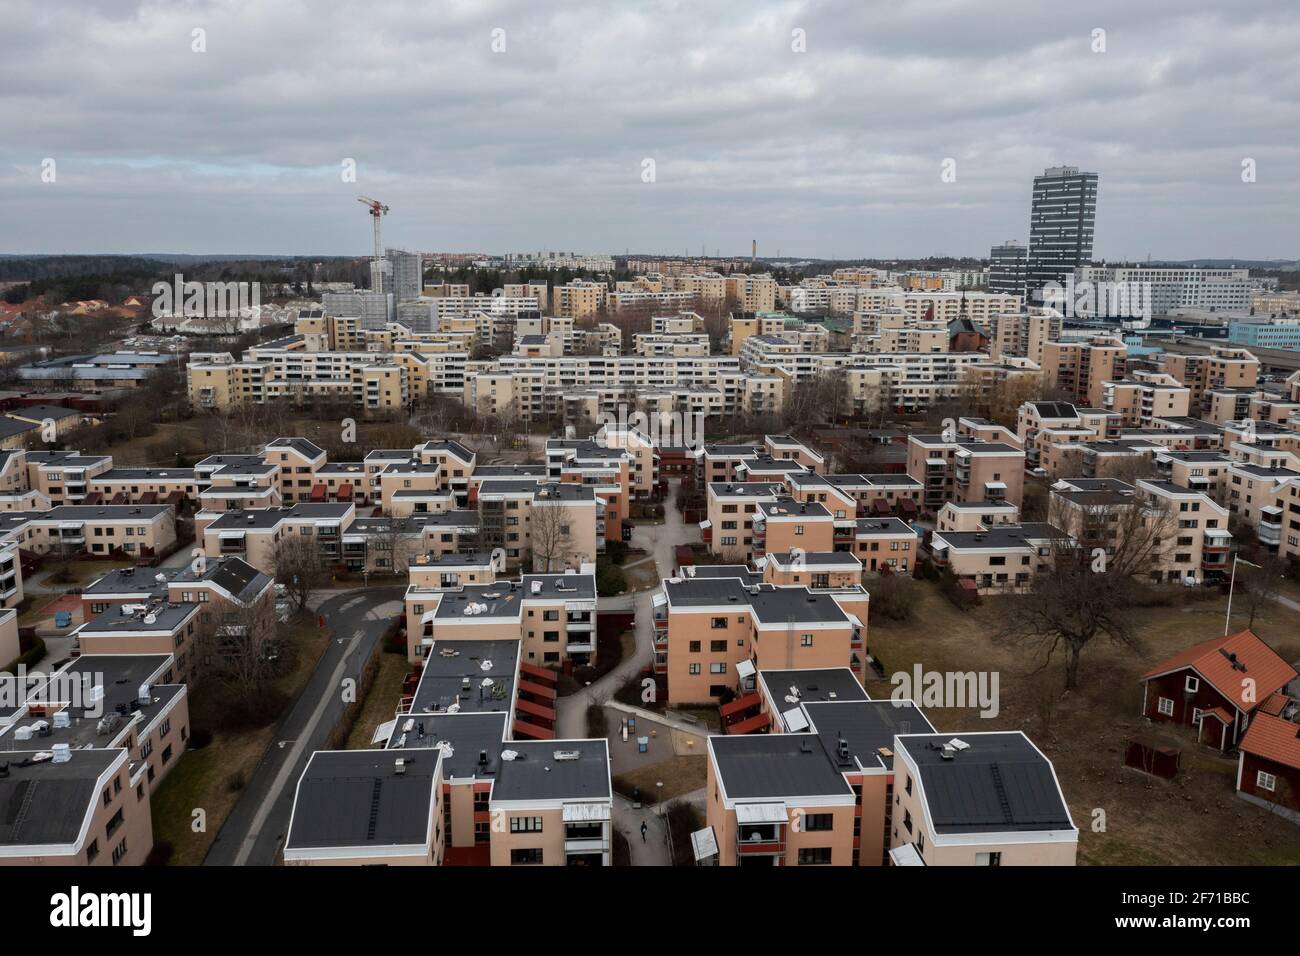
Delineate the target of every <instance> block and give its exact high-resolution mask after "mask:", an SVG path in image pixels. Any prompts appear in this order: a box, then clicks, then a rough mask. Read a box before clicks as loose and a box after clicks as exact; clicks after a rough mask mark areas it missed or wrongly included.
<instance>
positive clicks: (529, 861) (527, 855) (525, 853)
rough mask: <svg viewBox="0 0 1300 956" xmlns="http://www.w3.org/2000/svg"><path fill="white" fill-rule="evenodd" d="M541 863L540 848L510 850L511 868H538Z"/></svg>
mask: <svg viewBox="0 0 1300 956" xmlns="http://www.w3.org/2000/svg"><path fill="white" fill-rule="evenodd" d="M541 862H542V851H541V849H540V848H532V849H528V850H511V851H510V865H511V866H540V865H541Z"/></svg>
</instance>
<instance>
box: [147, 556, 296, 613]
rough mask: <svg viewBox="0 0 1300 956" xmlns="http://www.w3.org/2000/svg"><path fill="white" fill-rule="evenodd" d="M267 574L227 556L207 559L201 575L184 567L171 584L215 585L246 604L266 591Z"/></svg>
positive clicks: (241, 559)
mask: <svg viewBox="0 0 1300 956" xmlns="http://www.w3.org/2000/svg"><path fill="white" fill-rule="evenodd" d="M273 580H274V579H273V578H272V577H271V576H270V575H269V574H264V573H263V572H261V571H259V570H257V568H255V567H253V566H252V565H251V564H249V563H248V562H247V561H245V560H244V559H243V558H238V557H234V556H227V557H224V558H216V559H208V561H207V562H205V565H204V569H203V571H202V573H200V574H195V573H194V571H193V569H192V568H191V567H190V566H189V565H186V566H185V567H184V568H182V569H180V571H179V573H177V574H176V576H175V577H174V578H172V582H171V583H173V584H186V583H190V582H197V581H205V582H208V583H211V584H214V585H216V586H217V587H219V588H221V589H222V590H223V591H225V592H226V593H227V594H230V595H232V596H233V597H235V598H236V599H238V600H239V601H240V602H242V603H245V604H247V603H248V602H249V601H251V600H253V599H254V598H255V597H257V596H258V595H259V594H261V593H262V592H263V591H265V590H266V588H267V587H269V586H270V585H271V583H272V582H273Z"/></svg>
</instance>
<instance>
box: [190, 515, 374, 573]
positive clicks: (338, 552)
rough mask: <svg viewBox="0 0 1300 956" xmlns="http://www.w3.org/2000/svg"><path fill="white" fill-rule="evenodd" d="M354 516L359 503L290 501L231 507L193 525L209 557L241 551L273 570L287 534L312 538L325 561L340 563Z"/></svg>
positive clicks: (257, 564)
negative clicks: (275, 505) (279, 504)
mask: <svg viewBox="0 0 1300 956" xmlns="http://www.w3.org/2000/svg"><path fill="white" fill-rule="evenodd" d="M202 517H203V516H200V518H202ZM355 520H356V505H355V504H350V503H342V502H340V503H316V502H305V503H304V502H299V503H298V504H296V505H293V506H292V507H278V508H242V509H238V510H233V511H227V512H225V513H224V514H222V515H220V516H218V517H216V518H214V519H212V520H210V521H200V520H197V519H196V521H195V529H194V530H195V535H196V536H197V537H198V538H199V539H200V540H201V541H202V542H203V553H204V554H205V555H206V556H207V557H208V558H211V559H215V558H221V557H226V556H234V557H239V558H242V559H243V560H244V561H246V562H247V563H248V564H250V565H252V566H253V567H255V568H257V570H259V571H261V572H263V573H264V574H269V575H272V576H274V575H275V573H276V551H277V548H278V546H279V544H280V542H281V541H282V540H284V539H285V538H286V537H287V536H289V535H299V536H302V537H309V538H312V539H314V541H315V542H316V545H317V548H318V551H319V554H320V556H321V559H322V560H323V561H325V562H327V563H342V562H343V557H344V550H343V534H344V532H345V531H348V530H350V529H351V526H352V524H353V523H354V522H355Z"/></svg>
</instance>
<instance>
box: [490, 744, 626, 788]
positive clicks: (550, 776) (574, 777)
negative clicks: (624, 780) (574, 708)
mask: <svg viewBox="0 0 1300 956" xmlns="http://www.w3.org/2000/svg"><path fill="white" fill-rule="evenodd" d="M512 753H513V755H514V758H513V759H506V758H507V756H508V755H510V754H512ZM611 796H612V794H611V792H610V782H609V745H608V743H607V742H606V741H605V740H603V739H601V740H512V741H510V742H509V743H507V744H505V745H504V746H503V747H502V749H501V762H500V769H499V770H498V771H497V780H496V783H494V784H493V785H492V800H493V801H497V800H568V799H571V800H582V799H599V798H605V799H609V798H610V797H611Z"/></svg>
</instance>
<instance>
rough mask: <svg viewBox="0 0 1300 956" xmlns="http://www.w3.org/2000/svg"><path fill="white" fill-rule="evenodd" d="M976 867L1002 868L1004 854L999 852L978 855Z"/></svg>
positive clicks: (976, 855)
mask: <svg viewBox="0 0 1300 956" xmlns="http://www.w3.org/2000/svg"><path fill="white" fill-rule="evenodd" d="M975 865H976V866H1001V865H1002V854H1001V853H998V852H993V853H976V854H975Z"/></svg>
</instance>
